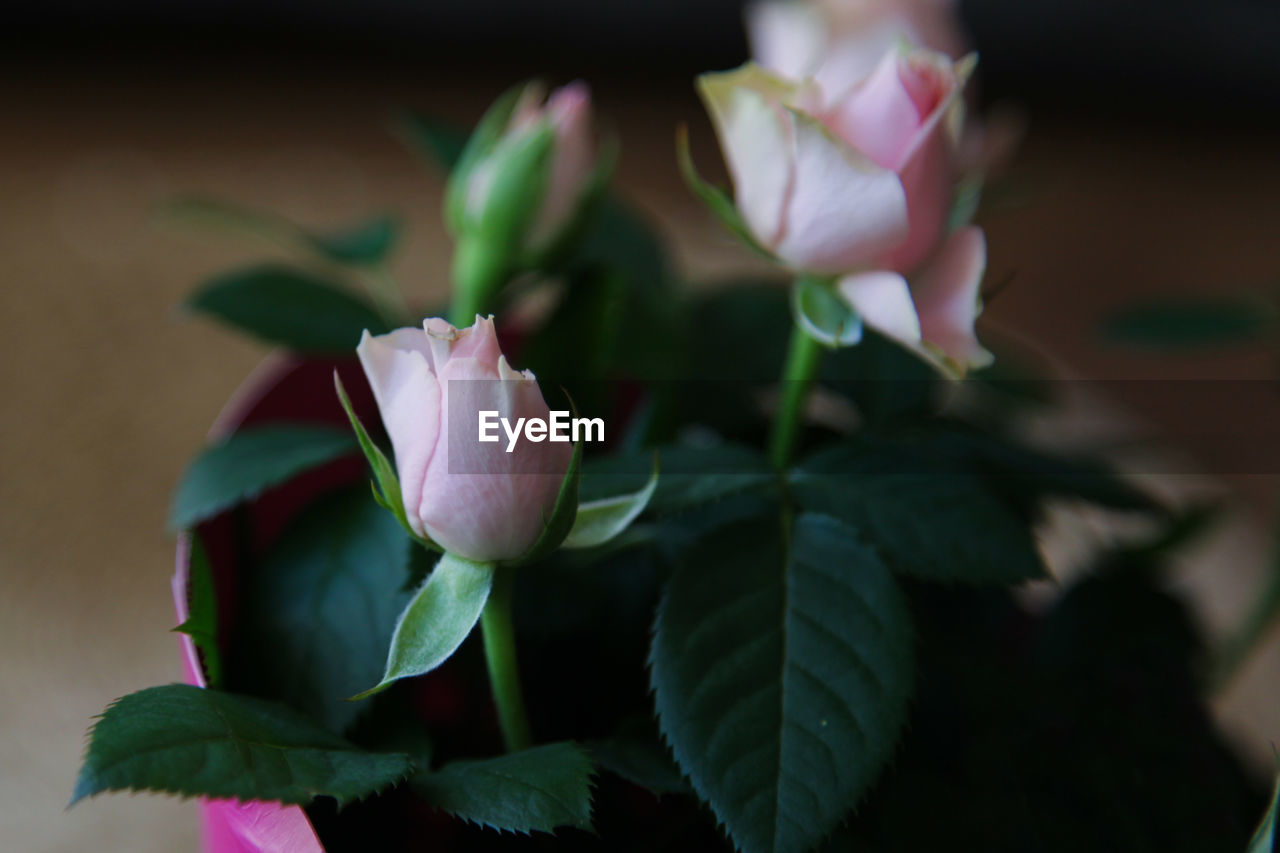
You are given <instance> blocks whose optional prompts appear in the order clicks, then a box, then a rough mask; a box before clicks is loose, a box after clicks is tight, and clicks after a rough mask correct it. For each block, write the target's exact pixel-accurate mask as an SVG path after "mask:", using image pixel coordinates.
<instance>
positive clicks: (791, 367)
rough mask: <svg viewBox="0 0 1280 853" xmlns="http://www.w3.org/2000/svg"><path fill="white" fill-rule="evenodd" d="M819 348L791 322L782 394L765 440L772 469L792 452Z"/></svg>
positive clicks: (785, 462)
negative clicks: (771, 433) (768, 437)
mask: <svg viewBox="0 0 1280 853" xmlns="http://www.w3.org/2000/svg"><path fill="white" fill-rule="evenodd" d="M822 349H823V347H822V344H821V343H819V342H818V341H816V340H814V339H813V338H812V337H811V336H810V335H809V333H808V332H806V331H805V330H804V329H802V328H800V326H799V325H795V324H793V325H792V328H791V344H790V346H789V348H788V351H787V361H786V364H785V365H784V367H783V369H782V397H781V399H780V400H779V405H778V414H777V418H776V419H775V420H774V422H773V435H772V436H771V437H770V439H769V458H770V460H771V461H772V462H773V464H774V467H776V468H779V469H781V468H785V467H786V466H787V465H788V464H789V463H790V462H791V455H792V454H793V453H794V452H795V449H796V442H797V441H798V440H799V438H800V429H801V427H802V426H803V425H804V407H805V403H806V402H807V401H808V399H809V391H810V389H812V387H813V380H814V378H815V377H816V376H817V375H818V367H819V366H820V365H821V364H822Z"/></svg>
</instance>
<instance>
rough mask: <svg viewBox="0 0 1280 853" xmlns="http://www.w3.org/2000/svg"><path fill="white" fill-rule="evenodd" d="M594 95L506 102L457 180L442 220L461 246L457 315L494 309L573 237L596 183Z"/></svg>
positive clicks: (478, 136)
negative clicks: (504, 291)
mask: <svg viewBox="0 0 1280 853" xmlns="http://www.w3.org/2000/svg"><path fill="white" fill-rule="evenodd" d="M596 178H597V175H596V146H595V140H594V131H593V128H592V123H591V97H590V94H589V93H588V91H587V87H586V85H585V84H583V83H572V84H570V85H568V86H565V87H564V88H562V89H558V90H556V91H555V92H553V93H552V94H551V96H550V97H549V98H548V97H544V91H543V89H542V87H541V86H539V85H537V84H530V85H528V86H525V87H524V88H523V89H522V90H520V91H519V92H517V93H513V94H512V95H509V96H507V97H506V98H503V99H502V100H500V101H499V102H498V103H497V104H495V105H494V107H493V108H492V109H491V110H490V111H489V113H488V114H487V115H486V116H485V118H484V119H483V120H482V121H481V123H480V126H479V127H478V128H477V129H476V132H475V134H474V135H473V137H472V139H471V141H470V142H469V143H468V146H467V150H466V151H465V152H464V154H463V156H462V159H461V160H460V161H459V163H458V167H457V168H456V169H455V171H454V173H453V175H452V176H451V178H450V182H449V187H448V189H447V191H446V197H445V218H446V220H447V222H448V223H449V226H450V228H451V229H452V230H453V232H454V235H455V237H456V239H457V250H456V254H455V258H454V290H455V292H454V302H455V306H456V310H455V315H457V316H461V315H463V314H465V315H467V316H468V317H470V316H474V315H475V313H476V312H477V311H481V312H482V311H483V310H485V309H487V307H488V303H489V302H490V301H491V300H492V298H493V296H494V295H495V294H496V292H497V290H498V289H500V288H501V287H502V285H503V284H505V283H506V281H507V280H508V279H509V278H510V277H511V276H512V275H514V274H515V273H517V272H520V271H522V270H525V269H531V268H536V267H537V266H538V265H539V263H540V262H541V261H543V260H544V259H545V258H546V257H547V256H548V254H549V253H550V252H551V251H552V250H553V249H554V248H556V247H557V244H558V243H559V242H560V241H561V238H563V237H564V235H565V234H566V233H567V232H568V231H570V230H572V227H573V226H574V224H575V223H576V221H577V220H578V217H579V214H580V212H581V210H582V208H583V206H584V205H585V204H586V202H587V201H588V200H589V198H590V197H591V196H592V194H593V193H592V191H593V189H594V188H595V187H596V186H597V184H598V183H599V182H598V181H597V180H596Z"/></svg>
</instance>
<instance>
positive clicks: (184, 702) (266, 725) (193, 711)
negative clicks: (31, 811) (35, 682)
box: [72, 684, 413, 804]
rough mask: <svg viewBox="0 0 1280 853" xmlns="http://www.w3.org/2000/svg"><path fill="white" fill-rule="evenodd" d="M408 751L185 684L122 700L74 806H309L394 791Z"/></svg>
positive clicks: (110, 713) (88, 760) (105, 726)
mask: <svg viewBox="0 0 1280 853" xmlns="http://www.w3.org/2000/svg"><path fill="white" fill-rule="evenodd" d="M412 769H413V765H412V762H411V761H410V759H409V756H407V755H405V754H403V753H372V752H363V751H361V750H360V749H359V748H357V747H356V746H354V745H352V744H351V743H349V742H347V741H345V740H343V739H342V738H340V737H338V736H337V735H335V734H333V733H332V732H330V731H328V730H327V729H324V728H322V727H320V726H319V725H317V724H315V723H313V722H312V721H311V720H310V719H308V718H307V717H304V716H302V715H301V714H299V713H297V712H296V711H293V710H290V709H289V708H286V707H285V706H283V705H279V704H276V703H275V702H268V701H266V700H263V699H256V698H252V697H248V696H237V695H234V694H231V693H223V692H221V691H219V690H203V689H201V688H199V687H191V686H189V685H185V684H170V685H168V686H166V687H150V688H148V689H146V690H141V691H139V692H137V693H131V694H129V695H128V696H125V697H123V698H121V699H118V700H116V701H115V703H113V704H112V705H111V707H109V708H107V710H106V712H105V713H104V714H103V715H102V717H101V718H100V719H99V720H98V722H97V723H96V724H95V725H94V727H93V730H92V732H91V734H90V740H89V748H88V750H87V752H86V753H85V759H84V765H83V767H81V769H80V778H79V779H78V780H77V781H76V789H75V794H74V795H73V796H72V802H73V803H74V802H75V801H76V800H79V799H81V798H83V797H90V796H93V795H94V794H97V793H100V792H102V791H120V790H126V789H127V790H134V791H160V792H164V793H170V794H181V795H183V796H197V795H203V796H210V797H237V798H240V799H244V800H278V801H280V802H284V803H298V804H305V803H309V802H311V800H312V799H313V798H315V797H317V796H328V797H333V798H334V799H335V800H337V801H338V802H339V803H344V802H349V801H351V800H356V799H361V798H364V797H367V796H369V795H371V794H374V793H377V792H378V791H381V790H382V789H384V788H387V787H388V786H391V785H394V784H396V783H397V782H399V781H401V780H402V779H404V778H405V777H407V776H408V775H409V773H410V772H411V771H412Z"/></svg>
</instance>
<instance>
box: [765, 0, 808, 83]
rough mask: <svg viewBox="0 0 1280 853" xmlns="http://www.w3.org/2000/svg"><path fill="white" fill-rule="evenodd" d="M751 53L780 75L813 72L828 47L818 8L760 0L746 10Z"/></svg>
mask: <svg viewBox="0 0 1280 853" xmlns="http://www.w3.org/2000/svg"><path fill="white" fill-rule="evenodd" d="M746 19H747V39H748V41H750V42H751V56H752V59H754V60H755V61H756V62H757V63H758V64H759V65H761V66H763V67H764V68H768V69H769V70H770V71H774V72H776V73H777V74H780V75H781V76H783V77H790V78H792V79H793V80H799V79H801V78H804V77H808V76H810V75H811V74H813V73H814V72H815V71H816V70H817V68H818V66H819V65H820V64H821V62H822V58H823V54H824V52H825V51H826V47H827V25H826V22H825V21H824V20H823V16H822V14H821V13H820V11H819V9H818V8H817V7H816V6H814V5H811V4H809V3H797V2H793V0H763V2H755V3H751V4H750V5H748V6H747V10H746Z"/></svg>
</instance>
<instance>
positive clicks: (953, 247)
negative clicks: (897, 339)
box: [911, 225, 991, 367]
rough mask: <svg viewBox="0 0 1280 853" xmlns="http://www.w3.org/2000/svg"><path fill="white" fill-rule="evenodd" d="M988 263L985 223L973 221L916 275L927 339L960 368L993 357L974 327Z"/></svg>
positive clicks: (914, 289)
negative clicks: (973, 222)
mask: <svg viewBox="0 0 1280 853" xmlns="http://www.w3.org/2000/svg"><path fill="white" fill-rule="evenodd" d="M986 266H987V242H986V238H985V237H983V234H982V229H981V228H978V227H977V226H973V225H970V226H966V227H964V228H961V229H959V230H957V231H956V232H955V233H953V234H952V235H951V236H950V237H949V238H948V239H947V241H946V242H945V243H943V245H942V248H941V250H939V252H938V254H937V255H936V256H935V257H934V258H933V259H932V260H931V261H930V262H929V264H928V265H927V266H926V267H925V268H924V269H923V270H921V271H920V273H919V274H918V275H917V276H916V277H915V278H914V279H913V280H912V285H911V291H912V295H913V296H914V297H915V303H916V310H917V311H918V312H919V314H920V329H921V334H922V336H923V337H924V340H925V341H926V342H927V343H929V344H931V345H932V346H934V347H936V348H937V349H938V350H940V351H942V352H943V353H944V354H945V355H946V356H947V357H948V358H950V359H951V360H952V361H954V362H956V363H957V364H958V365H960V366H961V367H982V366H985V365H987V364H989V363H990V362H991V353H989V352H987V350H986V349H984V348H983V347H982V345H981V344H980V343H978V339H977V336H976V335H975V334H974V330H973V323H974V320H975V319H976V318H977V316H978V312H979V311H980V310H981V305H980V302H979V288H980V287H981V285H982V274H983V272H984V271H985V270H986Z"/></svg>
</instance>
